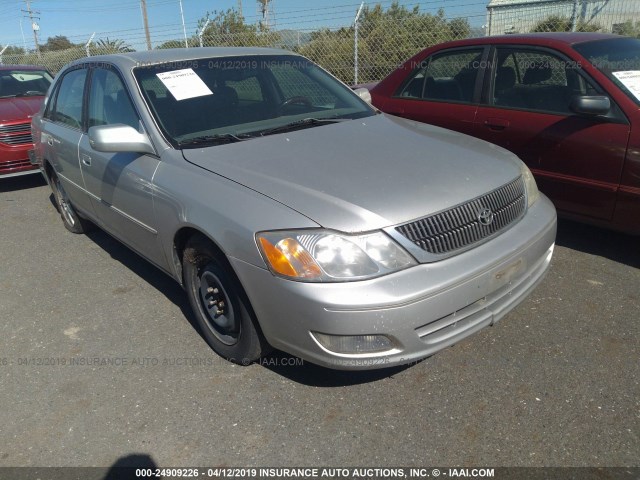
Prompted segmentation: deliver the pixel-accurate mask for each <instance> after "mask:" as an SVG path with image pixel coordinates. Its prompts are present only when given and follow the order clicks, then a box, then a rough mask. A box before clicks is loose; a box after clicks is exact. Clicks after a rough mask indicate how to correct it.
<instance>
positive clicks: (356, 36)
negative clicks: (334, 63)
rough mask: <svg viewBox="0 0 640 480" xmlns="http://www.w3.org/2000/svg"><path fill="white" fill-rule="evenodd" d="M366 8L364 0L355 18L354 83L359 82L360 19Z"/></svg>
mask: <svg viewBox="0 0 640 480" xmlns="http://www.w3.org/2000/svg"><path fill="white" fill-rule="evenodd" d="M363 8H364V0H362V3H361V4H360V8H358V13H356V18H355V19H354V20H353V29H354V35H353V83H354V84H357V83H358V22H359V21H360V14H361V13H362V9H363Z"/></svg>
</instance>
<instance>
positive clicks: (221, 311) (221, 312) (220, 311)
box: [216, 310, 224, 315]
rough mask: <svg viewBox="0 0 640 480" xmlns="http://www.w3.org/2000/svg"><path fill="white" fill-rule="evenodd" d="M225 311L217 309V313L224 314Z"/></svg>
mask: <svg viewBox="0 0 640 480" xmlns="http://www.w3.org/2000/svg"><path fill="white" fill-rule="evenodd" d="M223 313H224V311H223V310H216V315H222V314H223Z"/></svg>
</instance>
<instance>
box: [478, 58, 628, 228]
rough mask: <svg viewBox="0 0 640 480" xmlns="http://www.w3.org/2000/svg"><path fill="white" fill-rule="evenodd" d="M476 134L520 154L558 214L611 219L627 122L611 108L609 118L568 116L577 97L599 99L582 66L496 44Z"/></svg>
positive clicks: (598, 88)
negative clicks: (560, 212)
mask: <svg viewBox="0 0 640 480" xmlns="http://www.w3.org/2000/svg"><path fill="white" fill-rule="evenodd" d="M491 58H492V61H491V62H490V63H491V64H492V66H493V69H492V70H491V72H489V74H488V75H487V82H486V85H485V90H484V100H485V101H486V105H483V106H481V107H480V108H479V109H478V112H477V115H476V120H475V130H474V135H475V136H477V137H480V138H483V139H485V140H487V141H489V142H491V143H495V144H497V145H500V146H502V147H504V148H507V149H508V150H511V151H512V152H513V153H515V154H516V155H518V156H519V157H520V158H521V159H522V160H523V161H524V162H525V163H526V164H527V165H528V166H529V168H531V170H532V171H533V173H534V175H535V176H536V180H537V182H538V185H539V187H540V190H541V191H542V192H544V193H545V194H547V195H548V196H549V197H550V198H551V200H552V201H553V202H554V204H555V205H556V207H557V208H558V210H561V211H563V212H566V213H569V214H572V215H577V216H587V217H592V218H597V219H600V220H610V219H611V218H612V216H613V212H614V209H615V201H616V192H617V189H618V187H619V183H620V177H621V174H622V167H623V163H624V156H625V149H626V145H627V141H628V138H629V124H628V122H627V120H626V118H625V117H624V115H623V114H622V112H621V111H620V110H619V109H618V108H617V106H615V105H614V106H613V108H612V111H611V114H610V115H609V116H608V118H604V117H587V116H580V115H576V114H574V113H572V111H571V108H570V104H571V100H572V98H573V97H574V96H575V95H598V94H602V90H601V89H600V87H599V86H598V85H597V84H596V83H595V82H594V81H593V80H592V79H590V78H589V77H588V76H587V75H586V74H585V73H584V71H583V70H582V69H581V68H580V65H579V64H577V63H576V62H573V61H571V59H570V58H568V57H565V56H563V55H562V54H560V53H559V52H556V51H554V50H550V49H546V48H535V47H529V46H497V47H496V49H495V51H494V52H492V57H491Z"/></svg>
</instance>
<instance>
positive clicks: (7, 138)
mask: <svg viewBox="0 0 640 480" xmlns="http://www.w3.org/2000/svg"><path fill="white" fill-rule="evenodd" d="M0 142H2V143H4V144H6V145H26V144H29V143H33V139H32V138H31V123H29V122H26V123H16V124H13V125H0Z"/></svg>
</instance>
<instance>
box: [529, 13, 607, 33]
mask: <svg viewBox="0 0 640 480" xmlns="http://www.w3.org/2000/svg"><path fill="white" fill-rule="evenodd" d="M600 30H602V27H601V26H600V25H598V24H595V23H593V24H591V23H588V22H585V21H584V20H582V19H580V20H578V23H577V25H576V32H599V31H600ZM531 31H532V32H570V31H571V19H570V18H567V17H561V16H559V15H550V16H548V17H547V18H545V19H543V20H540V21H539V22H538V23H536V25H535V26H534V27H533V28H532V29H531Z"/></svg>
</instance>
